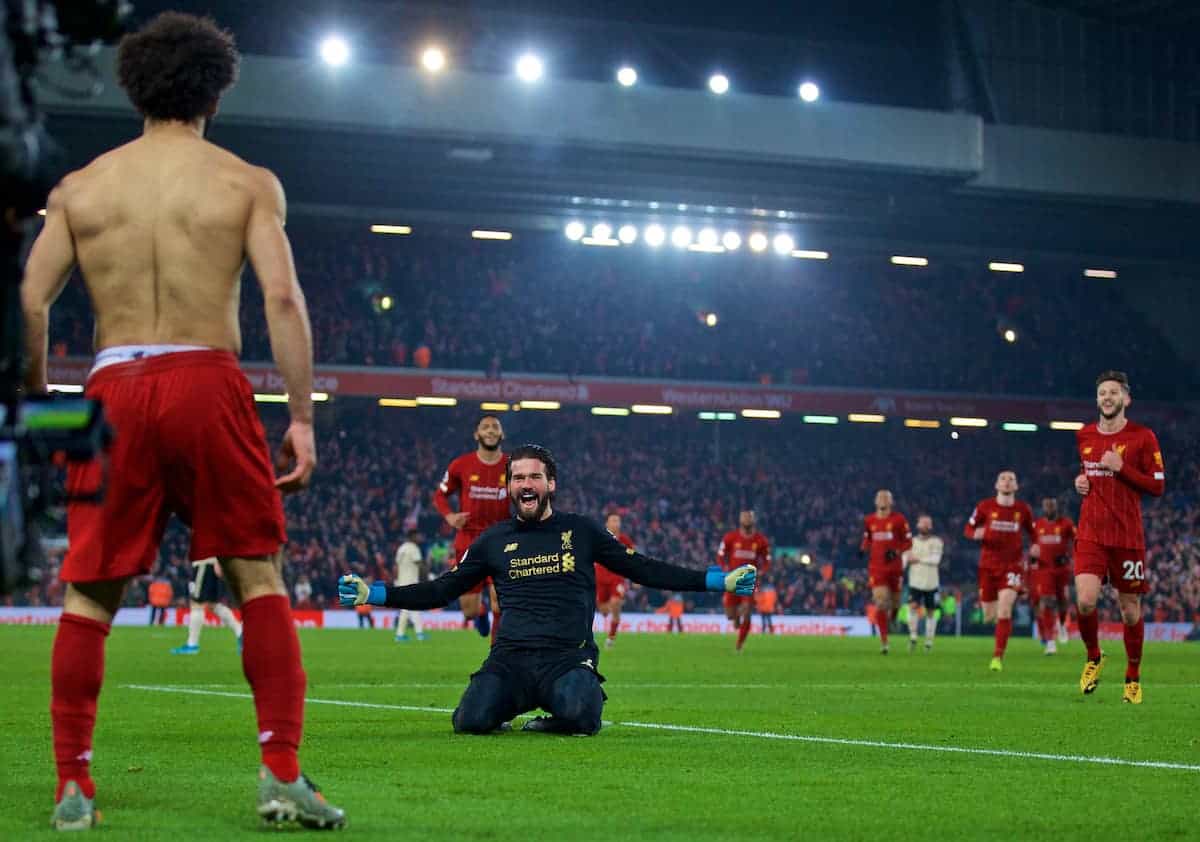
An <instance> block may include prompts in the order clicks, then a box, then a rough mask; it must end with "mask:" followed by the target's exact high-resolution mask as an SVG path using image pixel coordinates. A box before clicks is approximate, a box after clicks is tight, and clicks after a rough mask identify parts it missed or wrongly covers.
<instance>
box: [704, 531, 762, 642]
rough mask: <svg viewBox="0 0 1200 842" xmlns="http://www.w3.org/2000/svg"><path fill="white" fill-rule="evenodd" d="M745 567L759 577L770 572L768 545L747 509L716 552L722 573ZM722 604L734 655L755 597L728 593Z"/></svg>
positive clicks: (747, 625)
mask: <svg viewBox="0 0 1200 842" xmlns="http://www.w3.org/2000/svg"><path fill="white" fill-rule="evenodd" d="M744 564H753V565H754V567H755V568H756V569H757V570H758V574H759V575H760V576H761V575H762V574H764V573H766V572H767V571H768V570H770V569H771V543H770V542H769V541H768V540H767V536H765V535H763V534H762V533H761V532H759V531H758V530H757V529H755V528H754V512H753V511H751V510H750V509H743V510H742V511H741V512H740V513H739V514H738V528H737V529H733V530H730V531H729V532H726V533H725V537H724V538H722V539H721V546H720V547H719V548H718V549H717V566H718V567H720V568H721V569H722V570H736V569H737V568H739V567H741V566H742V565H744ZM723 602H724V603H725V617H726V619H728V620H729V621H730V622H732V623H733V624H734V627H735V628H737V644H736V645H735V646H734V651H735V652H741V651H742V646H744V645H745V643H746V636H747V635H748V634H750V624H751V621H752V620H753V619H754V596H753V595H752V594H745V595H741V594H736V593H727V594H725V597H724V599H723Z"/></svg>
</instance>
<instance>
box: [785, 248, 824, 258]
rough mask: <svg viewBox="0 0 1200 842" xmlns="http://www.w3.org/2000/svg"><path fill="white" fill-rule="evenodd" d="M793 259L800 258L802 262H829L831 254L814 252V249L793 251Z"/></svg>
mask: <svg viewBox="0 0 1200 842" xmlns="http://www.w3.org/2000/svg"><path fill="white" fill-rule="evenodd" d="M792 257H799V258H801V259H802V260H828V259H829V252H827V251H813V250H812V249H792Z"/></svg>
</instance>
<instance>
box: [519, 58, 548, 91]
mask: <svg viewBox="0 0 1200 842" xmlns="http://www.w3.org/2000/svg"><path fill="white" fill-rule="evenodd" d="M516 70H517V78H518V79H520V80H521V81H522V82H528V83H530V84H532V83H533V82H537V81H539V80H540V79H541V78H542V74H543V73H544V72H545V70H546V67H545V65H544V64H542V60H541V59H540V58H538V57H537V56H535V55H534V54H533V53H525V54H524V55H522V56H521V57H520V58H519V59H517V65H516Z"/></svg>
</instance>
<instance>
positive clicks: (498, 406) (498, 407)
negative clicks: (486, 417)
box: [479, 401, 508, 412]
mask: <svg viewBox="0 0 1200 842" xmlns="http://www.w3.org/2000/svg"><path fill="white" fill-rule="evenodd" d="M479 408H480V409H481V410H483V411H484V412H508V404H506V403H502V402H500V401H484V402H483V403H481V404H480V405H479Z"/></svg>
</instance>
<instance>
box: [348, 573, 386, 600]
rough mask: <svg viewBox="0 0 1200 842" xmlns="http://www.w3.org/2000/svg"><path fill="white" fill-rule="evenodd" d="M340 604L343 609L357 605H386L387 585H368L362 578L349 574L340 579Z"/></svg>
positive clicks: (377, 583)
mask: <svg viewBox="0 0 1200 842" xmlns="http://www.w3.org/2000/svg"><path fill="white" fill-rule="evenodd" d="M338 602H339V603H341V605H342V607H343V608H353V607H355V606H356V605H364V604H365V605H384V604H386V603H387V585H385V584H384V583H383V582H375V583H374V584H372V585H368V584H367V583H366V582H365V581H363V579H362V577H361V576H355V575H354V574H353V573H347V574H346V575H345V576H343V577H342V578H340V579H338Z"/></svg>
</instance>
